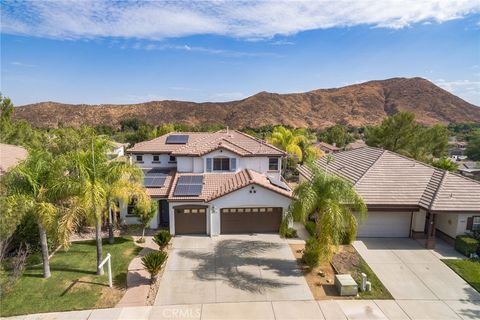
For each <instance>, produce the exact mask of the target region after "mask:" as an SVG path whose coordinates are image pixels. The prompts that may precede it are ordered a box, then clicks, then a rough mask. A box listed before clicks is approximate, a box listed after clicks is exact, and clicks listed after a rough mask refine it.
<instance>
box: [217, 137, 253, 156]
mask: <svg viewBox="0 0 480 320" xmlns="http://www.w3.org/2000/svg"><path fill="white" fill-rule="evenodd" d="M222 140H224V141H226V142H228V143H230V144H233V145H234V146H235V147H237V148H240V149H242V150H245V152H247V153H250V154H252V152H251V151H249V150H247V149H245V148H244V147H242V146H239V145H238V144H236V143H234V142H232V141H230V140H227V139H225V137H222Z"/></svg>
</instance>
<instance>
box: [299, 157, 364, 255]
mask: <svg viewBox="0 0 480 320" xmlns="http://www.w3.org/2000/svg"><path fill="white" fill-rule="evenodd" d="M311 170H312V179H311V181H305V182H302V183H300V184H299V185H298V186H297V187H296V188H295V190H294V197H295V200H294V201H293V203H292V215H293V218H294V219H295V220H296V221H303V222H305V221H306V220H307V218H308V217H312V216H313V218H314V220H315V223H316V228H317V234H318V242H319V247H320V257H321V259H328V260H329V259H331V257H332V256H333V248H334V246H337V245H339V244H341V243H343V242H344V241H345V240H347V242H349V243H350V242H351V241H353V239H355V236H356V232H357V224H358V222H357V219H356V218H355V216H354V213H356V214H358V219H359V221H360V222H362V221H363V219H364V217H365V214H366V212H367V207H366V205H365V203H364V201H363V199H362V197H361V196H360V195H359V194H357V192H356V191H355V189H354V187H353V185H352V184H351V183H350V182H348V181H346V180H344V179H342V178H339V177H337V176H333V175H328V174H326V173H325V172H322V171H320V170H319V169H318V168H316V167H313V166H312V167H311Z"/></svg>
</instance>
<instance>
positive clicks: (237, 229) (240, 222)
mask: <svg viewBox="0 0 480 320" xmlns="http://www.w3.org/2000/svg"><path fill="white" fill-rule="evenodd" d="M281 223H282V208H224V209H222V210H221V215H220V233H222V234H228V233H267V232H278V230H279V228H280V224H281Z"/></svg>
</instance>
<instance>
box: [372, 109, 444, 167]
mask: <svg viewBox="0 0 480 320" xmlns="http://www.w3.org/2000/svg"><path fill="white" fill-rule="evenodd" d="M365 139H366V143H367V145H369V146H373V147H379V148H383V149H386V150H390V151H394V152H398V153H400V154H403V155H406V156H408V157H412V158H414V159H417V160H420V161H430V160H431V159H432V158H433V157H441V156H443V155H445V154H446V150H447V146H448V129H447V128H446V127H444V126H441V125H434V126H432V127H423V126H420V125H419V124H418V123H416V122H415V114H413V113H411V112H399V113H397V114H395V115H394V116H391V117H386V118H385V119H384V120H383V122H382V124H381V125H379V126H371V127H367V128H366V129H365Z"/></svg>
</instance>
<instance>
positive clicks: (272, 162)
mask: <svg viewBox="0 0 480 320" xmlns="http://www.w3.org/2000/svg"><path fill="white" fill-rule="evenodd" d="M268 170H271V171H278V158H268Z"/></svg>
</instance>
